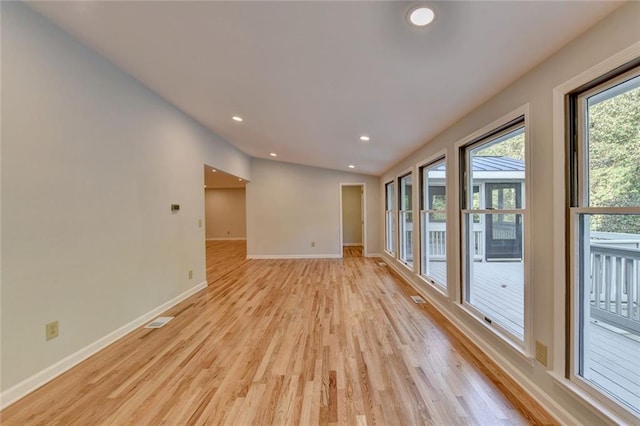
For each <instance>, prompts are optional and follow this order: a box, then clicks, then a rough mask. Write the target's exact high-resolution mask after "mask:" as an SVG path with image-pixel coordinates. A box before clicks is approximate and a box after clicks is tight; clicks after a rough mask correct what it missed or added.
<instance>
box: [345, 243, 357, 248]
mask: <svg viewBox="0 0 640 426" xmlns="http://www.w3.org/2000/svg"><path fill="white" fill-rule="evenodd" d="M342 247H362V243H343V244H342Z"/></svg>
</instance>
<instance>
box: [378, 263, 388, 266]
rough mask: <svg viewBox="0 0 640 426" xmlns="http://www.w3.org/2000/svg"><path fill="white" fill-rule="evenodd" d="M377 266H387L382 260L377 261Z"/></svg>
mask: <svg viewBox="0 0 640 426" xmlns="http://www.w3.org/2000/svg"><path fill="white" fill-rule="evenodd" d="M378 266H387V264H386V263H384V262H378Z"/></svg>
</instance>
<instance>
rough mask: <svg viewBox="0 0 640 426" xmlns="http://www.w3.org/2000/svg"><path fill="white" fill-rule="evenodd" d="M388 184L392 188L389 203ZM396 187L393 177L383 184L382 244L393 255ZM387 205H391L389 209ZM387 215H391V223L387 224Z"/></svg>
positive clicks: (395, 233)
mask: <svg viewBox="0 0 640 426" xmlns="http://www.w3.org/2000/svg"><path fill="white" fill-rule="evenodd" d="M389 185H391V188H392V189H393V198H392V200H391V204H389V192H388V188H389ZM395 200H396V188H395V179H394V180H391V181H389V182H386V183H385V184H384V212H385V216H384V226H385V228H384V230H385V234H384V235H385V237H384V238H385V246H384V251H385V252H386V253H387V254H389V255H391V256H394V257H395V255H396V252H397V223H396V222H397V221H396V216H397V215H396V213H395V210H396V201H395ZM389 205H391V210H389V209H388V207H389ZM389 216H391V224H389ZM389 225H391V228H389ZM390 232H391V236H392V238H391V241H390V240H389V233H390ZM389 248H391V250H389Z"/></svg>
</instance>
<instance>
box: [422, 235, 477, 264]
mask: <svg viewBox="0 0 640 426" xmlns="http://www.w3.org/2000/svg"><path fill="white" fill-rule="evenodd" d="M482 234H483V232H482V231H475V230H474V231H473V257H474V258H475V259H482V256H483V255H484V250H483V247H484V241H483V240H482ZM446 255H447V231H429V257H430V259H431V260H439V259H444V258H445V257H446Z"/></svg>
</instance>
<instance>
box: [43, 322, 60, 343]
mask: <svg viewBox="0 0 640 426" xmlns="http://www.w3.org/2000/svg"><path fill="white" fill-rule="evenodd" d="M58 331H59V330H58V321H53V322H50V323H48V324H45V326H44V332H45V337H46V339H47V340H51V339H55V338H56V337H58Z"/></svg>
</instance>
